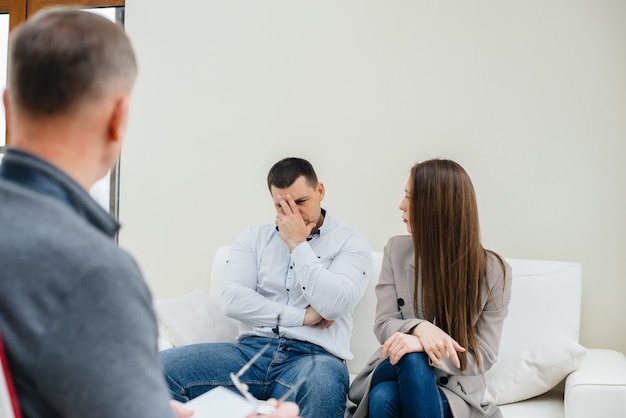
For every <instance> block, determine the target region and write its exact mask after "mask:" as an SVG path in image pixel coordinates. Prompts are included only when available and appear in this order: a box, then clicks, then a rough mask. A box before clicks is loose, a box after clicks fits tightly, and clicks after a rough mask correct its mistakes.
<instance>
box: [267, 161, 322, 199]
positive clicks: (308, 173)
mask: <svg viewBox="0 0 626 418" xmlns="http://www.w3.org/2000/svg"><path fill="white" fill-rule="evenodd" d="M300 176H304V177H305V178H306V181H307V183H308V184H309V185H310V186H311V187H315V186H317V184H318V181H317V174H315V170H314V169H313V166H312V165H311V163H310V162H308V161H307V160H304V159H302V158H295V157H289V158H285V159H282V160H280V161H279V162H277V163H276V164H274V165H273V166H272V168H271V169H270V171H269V173H268V174H267V188H268V189H270V191H271V190H272V186H274V187H276V188H278V189H286V188H287V187H289V186H291V185H292V184H293V183H294V182H295V181H296V180H297V179H298V178H299V177H300Z"/></svg>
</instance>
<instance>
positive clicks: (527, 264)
mask: <svg viewBox="0 0 626 418" xmlns="http://www.w3.org/2000/svg"><path fill="white" fill-rule="evenodd" d="M228 251H229V247H228V246H224V247H220V248H219V249H218V250H217V252H216V254H215V257H214V260H213V268H212V277H211V286H210V289H211V291H210V295H206V294H204V293H203V292H201V291H194V292H191V293H189V294H186V295H183V296H180V297H177V298H173V299H162V300H157V301H155V309H156V311H157V317H158V319H159V324H160V330H161V335H160V339H159V348H160V349H165V348H167V347H171V346H176V345H183V344H189V343H194V342H209V341H234V340H235V337H236V334H237V323H236V321H233V320H232V319H229V318H226V317H225V316H224V314H223V312H222V310H221V301H220V297H219V287H220V286H219V277H220V273H221V271H222V268H223V266H224V265H225V262H226V258H227V255H228ZM373 257H374V269H373V274H372V277H371V279H370V282H369V286H368V289H367V291H366V294H365V296H364V297H363V299H362V300H361V302H360V303H359V304H358V306H357V307H356V308H355V310H354V314H353V318H354V329H353V333H352V342H351V350H352V353H353V354H354V358H353V359H352V360H350V361H348V363H347V364H348V369H349V371H350V373H351V374H352V375H354V374H356V373H357V372H358V371H359V370H360V369H361V368H362V367H363V365H364V364H365V362H366V361H367V359H368V358H369V356H370V355H371V353H372V352H373V351H374V349H375V348H376V347H377V346H378V342H377V341H376V338H375V337H374V334H373V331H372V326H373V321H374V314H375V307H376V296H375V294H374V287H375V285H376V282H377V280H378V275H379V272H380V267H381V262H382V253H381V252H373ZM506 260H507V262H508V263H509V264H510V265H511V267H512V270H513V283H512V298H511V304H510V312H509V316H508V317H507V319H506V322H505V326H504V332H503V335H502V341H501V347H500V353H499V358H498V362H497V363H496V365H495V366H494V367H493V368H492V369H491V370H490V371H489V372H488V373H487V374H486V376H485V379H486V382H487V388H488V393H487V394H486V396H487V397H489V398H490V399H492V400H493V401H495V402H496V403H498V404H499V405H501V410H502V413H503V415H504V417H505V418H522V417H524V418H618V417H619V418H623V417H626V360H625V359H624V355H623V354H622V353H619V352H616V351H613V350H603V349H591V348H589V349H587V348H585V347H582V346H581V345H579V344H578V337H579V320H580V301H581V266H580V265H579V264H578V263H571V262H559V261H539V260H522V259H511V258H507V259H506Z"/></svg>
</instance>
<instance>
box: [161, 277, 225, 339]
mask: <svg viewBox="0 0 626 418" xmlns="http://www.w3.org/2000/svg"><path fill="white" fill-rule="evenodd" d="M154 309H155V311H156V314H157V318H158V321H159V327H160V328H161V329H160V331H161V332H162V333H163V334H164V336H165V337H166V339H167V340H168V341H169V342H170V343H171V345H172V346H174V347H177V346H179V345H187V344H196V343H208V342H234V341H235V338H236V336H237V323H236V322H235V321H234V320H232V319H230V318H228V317H227V316H226V315H225V314H224V311H223V310H222V308H221V306H220V305H219V304H218V303H217V302H215V301H214V300H213V299H211V298H209V296H208V295H207V294H206V293H204V292H202V291H201V290H197V289H196V290H194V291H192V292H190V293H187V294H185V295H182V296H178V297H175V298H171V299H159V300H155V301H154ZM161 348H163V344H161Z"/></svg>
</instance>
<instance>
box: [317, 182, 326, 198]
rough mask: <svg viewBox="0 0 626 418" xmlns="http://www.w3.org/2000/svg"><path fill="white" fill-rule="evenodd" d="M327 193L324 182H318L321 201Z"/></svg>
mask: <svg viewBox="0 0 626 418" xmlns="http://www.w3.org/2000/svg"><path fill="white" fill-rule="evenodd" d="M325 193H326V189H325V188H324V183H322V182H319V183H317V194H319V196H320V201H322V200H324V194H325Z"/></svg>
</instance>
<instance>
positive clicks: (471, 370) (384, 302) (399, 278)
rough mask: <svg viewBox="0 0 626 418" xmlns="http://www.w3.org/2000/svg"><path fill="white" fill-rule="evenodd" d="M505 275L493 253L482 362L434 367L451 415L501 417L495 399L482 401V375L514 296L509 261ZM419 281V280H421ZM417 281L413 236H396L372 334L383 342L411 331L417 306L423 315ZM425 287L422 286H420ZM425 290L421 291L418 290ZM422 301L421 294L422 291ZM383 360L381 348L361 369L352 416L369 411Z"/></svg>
mask: <svg viewBox="0 0 626 418" xmlns="http://www.w3.org/2000/svg"><path fill="white" fill-rule="evenodd" d="M505 266H506V280H505V276H504V274H503V272H502V268H501V266H500V263H499V261H498V260H497V258H496V256H495V255H493V254H492V253H489V258H488V263H487V285H488V286H489V288H490V289H491V294H492V295H493V299H491V300H490V299H489V298H488V293H487V289H485V290H483V292H482V299H483V301H484V303H483V306H484V310H483V312H482V314H481V315H480V316H479V317H478V318H477V319H476V322H477V323H476V328H477V329H478V347H479V350H480V355H481V359H482V362H481V365H480V367H478V366H477V364H476V362H475V360H474V357H473V356H468V357H467V366H466V368H465V370H464V371H463V372H461V371H460V370H459V369H457V368H456V367H455V366H454V365H453V364H452V362H450V361H449V360H444V365H443V366H442V367H439V366H435V365H434V364H432V363H431V364H432V366H433V367H434V368H435V374H436V376H437V382H438V383H437V384H438V386H439V387H440V388H441V389H442V390H443V392H444V393H445V395H446V397H447V398H448V402H449V404H450V408H451V410H452V415H453V416H454V417H458V418H479V417H480V418H482V417H490V418H491V417H494V418H496V417H502V413H501V412H500V409H499V408H498V407H497V406H496V405H493V404H483V398H484V394H485V381H484V379H483V374H484V373H485V372H486V371H487V370H488V369H489V368H491V366H492V365H493V364H494V363H495V361H496V358H497V354H498V347H499V345H500V336H501V334H502V324H503V321H504V318H505V317H506V315H507V313H508V306H509V301H510V299H511V267H510V266H508V265H506V264H505ZM418 280H421V278H420V279H418ZM414 286H415V263H414V251H413V239H412V237H411V236H409V235H403V236H397V237H393V238H391V239H390V240H389V242H388V243H387V245H386V246H385V252H384V258H383V263H382V269H381V273H380V278H379V280H378V284H377V285H376V297H377V299H378V302H377V305H376V322H375V325H374V333H375V334H376V337H377V338H378V341H380V342H381V343H383V342H385V341H386V340H387V339H388V338H389V337H390V336H391V335H392V334H393V333H395V332H404V333H408V332H410V331H411V330H412V329H413V328H414V327H415V326H416V325H417V324H419V323H420V322H422V321H423V320H422V319H420V317H423V307H422V306H419V305H418V312H419V315H418V317H417V318H416V317H415V313H414V312H415V310H414V309H413V289H414ZM418 289H421V286H420V287H419V288H418ZM420 293H421V291H420ZM418 300H421V296H420V295H419V293H418ZM381 360H382V359H381V358H380V350H377V351H376V352H375V353H374V355H373V356H372V357H371V358H370V359H369V361H368V362H367V365H366V366H365V368H364V369H363V370H361V371H360V372H359V374H358V375H357V377H356V378H355V380H354V382H353V383H352V385H351V386H350V391H349V394H348V397H349V399H350V400H351V401H352V402H354V403H355V404H357V408H356V411H352V414H351V416H353V417H354V418H364V417H367V416H368V411H367V409H368V398H369V391H370V383H371V378H372V375H373V373H372V372H373V371H374V369H375V368H376V366H377V365H378V363H379V362H380V361H381Z"/></svg>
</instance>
